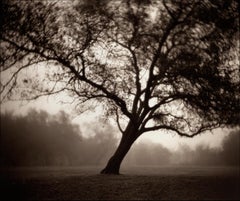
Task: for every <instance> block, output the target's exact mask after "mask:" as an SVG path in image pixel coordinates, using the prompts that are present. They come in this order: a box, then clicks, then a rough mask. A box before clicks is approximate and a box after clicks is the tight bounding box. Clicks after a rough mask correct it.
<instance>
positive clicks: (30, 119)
mask: <svg viewBox="0 0 240 201" xmlns="http://www.w3.org/2000/svg"><path fill="white" fill-rule="evenodd" d="M98 126H99V125H94V124H93V125H91V127H92V128H91V129H89V130H91V131H94V132H95V133H94V134H95V135H93V136H92V135H91V136H92V137H83V135H82V132H81V130H80V128H79V126H78V125H76V124H73V123H72V122H71V120H70V118H69V116H68V115H67V114H66V113H65V112H60V113H58V114H57V115H50V114H48V113H47V112H46V111H36V110H33V109H32V110H30V111H29V112H28V114H27V115H25V116H21V115H13V114H12V113H5V114H1V141H0V143H1V146H0V164H1V166H50V165H52V166H80V165H102V164H105V163H106V162H107V160H108V159H109V157H110V156H111V154H113V152H114V150H115V149H116V146H117V143H118V139H117V138H116V137H115V135H114V132H115V130H114V128H112V127H111V126H110V125H108V124H106V125H105V126H104V128H102V127H101V129H99V128H98ZM216 137H217V136H216ZM239 137H240V131H239V130H238V131H234V132H232V133H230V134H229V135H228V136H227V137H226V138H225V139H224V141H223V146H222V149H210V148H209V147H204V146H198V147H196V149H195V150H191V149H190V148H189V147H188V146H187V145H182V147H181V149H179V151H177V152H173V151H171V150H168V149H167V148H165V147H163V146H162V145H161V144H156V143H149V142H146V143H138V144H134V145H133V147H132V149H131V150H130V152H129V153H128V155H127V157H126V158H125V160H124V165H172V164H177V165H234V166H235V165H239V160H240V159H239V158H240V157H239V145H240V141H239Z"/></svg>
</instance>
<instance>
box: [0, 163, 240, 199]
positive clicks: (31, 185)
mask: <svg viewBox="0 0 240 201" xmlns="http://www.w3.org/2000/svg"><path fill="white" fill-rule="evenodd" d="M100 170H101V169H100V167H71V168H56V167H48V168H47V167H43V168H40V167H38V168H8V169H1V190H0V191H1V194H0V195H1V197H0V200H240V177H239V168H233V167H231V168H230V167H228V168H226V167H169V166H165V167H128V168H122V174H121V175H100V174H99V171H100Z"/></svg>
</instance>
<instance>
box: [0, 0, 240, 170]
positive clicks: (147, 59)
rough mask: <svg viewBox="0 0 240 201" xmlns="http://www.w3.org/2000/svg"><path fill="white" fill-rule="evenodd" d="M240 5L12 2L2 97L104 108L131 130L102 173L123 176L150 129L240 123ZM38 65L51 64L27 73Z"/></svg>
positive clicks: (226, 1)
mask: <svg viewBox="0 0 240 201" xmlns="http://www.w3.org/2000/svg"><path fill="white" fill-rule="evenodd" d="M238 6H239V4H238V2H237V1H236V0H219V1H214V0H189V1H182V0H166V1H165V0H162V1H157V0H142V1H140V0H118V1H113V0H102V1H99V0H91V1H83V0H82V1H80V0H79V1H56V2H53V1H50V0H49V1H48V0H45V1H20V2H19V1H3V2H2V5H1V9H2V11H1V13H2V17H1V18H2V19H1V33H0V40H1V41H0V44H1V73H2V75H1V101H5V100H8V99H11V98H15V99H16V98H18V99H19V98H20V99H35V98H37V97H40V96H44V95H50V94H55V93H60V92H62V91H66V92H67V93H68V94H69V97H71V98H72V100H73V101H74V102H75V103H76V105H81V106H82V105H85V106H86V105H89V104H91V105H93V104H101V105H102V106H103V108H104V111H105V112H106V115H108V116H111V117H114V118H115V120H116V122H117V125H118V128H119V130H120V131H121V133H122V137H121V141H120V144H119V146H118V148H117V150H116V152H115V153H114V154H113V156H112V157H111V158H110V160H109V161H108V163H107V166H106V167H105V168H104V169H103V170H102V171H101V173H103V174H118V173H119V168H120V164H121V162H122V160H123V158H124V157H125V155H126V154H127V152H128V151H129V149H130V147H131V145H132V144H133V143H134V141H135V140H136V139H137V138H138V137H139V136H141V135H142V134H143V133H147V132H149V131H156V130H159V133H161V131H162V130H165V131H167V132H170V133H171V132H174V133H177V134H178V135H180V136H185V137H194V136H196V135H198V134H200V133H203V132H204V131H207V130H212V129H214V128H217V127H223V126H238V125H239V124H240V123H239V119H240V118H239V113H240V89H239V86H240V78H239V73H240V72H239V71H240V69H239V55H238V54H239V53H238V51H239V38H238V34H239V30H238V28H239V21H238V17H239V16H238ZM36 68H38V70H39V69H44V70H42V71H41V73H40V74H39V76H38V77H37V78H36V77H34V78H32V79H31V78H29V77H26V76H27V75H31V74H32V75H35V74H34V73H35V69H36ZM26 69H28V72H31V73H26V72H27V71H26ZM33 69H34V70H33ZM21 72H25V73H21ZM43 75H46V76H43Z"/></svg>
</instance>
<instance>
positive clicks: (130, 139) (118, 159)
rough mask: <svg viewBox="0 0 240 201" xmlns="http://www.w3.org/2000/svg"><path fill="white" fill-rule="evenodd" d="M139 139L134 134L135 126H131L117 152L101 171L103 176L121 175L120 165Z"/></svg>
mask: <svg viewBox="0 0 240 201" xmlns="http://www.w3.org/2000/svg"><path fill="white" fill-rule="evenodd" d="M137 138H138V136H137V133H136V132H134V129H133V126H131V125H129V126H128V128H127V129H126V131H125V133H124V134H123V136H122V139H121V141H120V144H119V145H118V148H117V150H116V152H115V153H114V154H113V156H112V157H111V158H110V159H109V161H108V163H107V166H106V167H105V168H104V169H103V170H102V171H101V174H119V169H120V165H121V163H122V161H123V159H124V157H125V156H126V154H127V153H128V151H129V149H130V148H131V146H132V144H133V143H134V142H135V140H136V139H137Z"/></svg>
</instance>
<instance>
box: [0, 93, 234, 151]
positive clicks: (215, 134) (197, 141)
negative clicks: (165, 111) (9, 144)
mask: <svg viewBox="0 0 240 201" xmlns="http://www.w3.org/2000/svg"><path fill="white" fill-rule="evenodd" d="M63 99H64V97H61V96H60V95H58V96H49V97H41V98H39V99H38V100H35V101H31V102H23V101H12V102H6V103H3V104H2V105H1V112H3V113H4V112H6V111H12V112H13V113H14V114H22V115H25V114H26V113H27V111H28V110H29V109H30V108H34V109H37V110H46V111H47V112H48V113H50V114H56V113H58V112H59V111H61V110H62V111H65V112H66V113H68V114H69V115H70V118H71V120H72V122H73V123H76V124H78V125H79V126H80V129H81V131H82V135H83V136H85V137H88V136H89V137H91V135H93V134H92V133H91V132H90V131H89V125H91V124H92V123H93V124H99V126H100V127H104V124H105V123H104V119H105V117H104V116H103V115H102V111H101V109H100V108H96V109H95V110H94V111H87V112H84V113H83V114H77V113H76V112H75V111H74V108H73V107H72V106H71V105H70V104H62V103H61V101H62V100H63ZM108 123H110V124H112V125H113V127H114V128H116V135H117V136H118V137H120V133H119V131H118V130H117V125H116V124H115V123H114V121H111V120H109V121H108ZM229 132H230V131H229V130H228V129H216V130H213V131H212V132H207V133H203V134H201V135H198V136H195V137H194V138H185V137H179V136H178V135H177V134H174V133H165V132H163V131H155V132H148V133H145V134H143V135H142V136H140V138H139V139H137V141H136V143H141V142H147V141H150V142H155V143H160V144H162V145H163V146H164V147H166V148H169V149H171V150H173V151H174V150H178V149H179V147H181V145H183V144H186V145H188V146H189V147H190V148H191V149H194V148H196V146H198V145H204V146H207V147H209V148H221V145H222V141H223V139H224V137H225V136H227V135H228V134H229Z"/></svg>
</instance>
